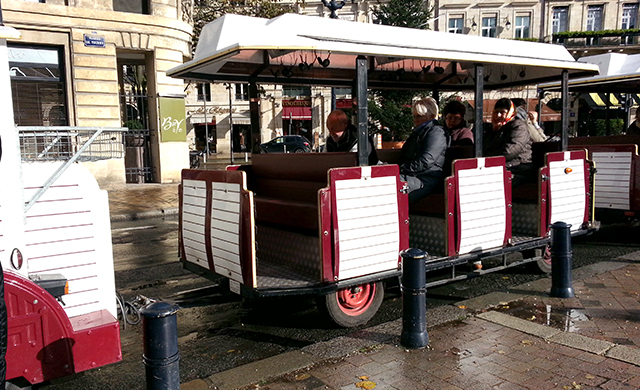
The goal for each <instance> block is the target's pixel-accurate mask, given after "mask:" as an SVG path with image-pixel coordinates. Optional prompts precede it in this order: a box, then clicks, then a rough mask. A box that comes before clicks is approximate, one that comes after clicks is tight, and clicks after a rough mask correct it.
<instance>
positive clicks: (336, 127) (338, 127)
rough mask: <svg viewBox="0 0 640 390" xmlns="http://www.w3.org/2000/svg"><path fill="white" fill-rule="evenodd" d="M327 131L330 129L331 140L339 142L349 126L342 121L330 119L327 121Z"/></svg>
mask: <svg viewBox="0 0 640 390" xmlns="http://www.w3.org/2000/svg"><path fill="white" fill-rule="evenodd" d="M327 129H329V135H330V136H331V138H333V140H334V141H336V142H337V141H338V140H339V139H340V137H342V135H343V134H344V132H345V130H346V129H347V124H346V123H344V122H342V121H339V120H335V119H333V118H329V120H327Z"/></svg>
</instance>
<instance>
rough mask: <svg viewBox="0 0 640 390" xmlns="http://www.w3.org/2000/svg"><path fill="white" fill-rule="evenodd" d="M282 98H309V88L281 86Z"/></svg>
mask: <svg viewBox="0 0 640 390" xmlns="http://www.w3.org/2000/svg"><path fill="white" fill-rule="evenodd" d="M282 96H283V97H288V98H295V97H303V96H311V87H305V86H297V85H292V86H283V87H282Z"/></svg>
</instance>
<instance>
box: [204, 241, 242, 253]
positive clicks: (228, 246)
mask: <svg viewBox="0 0 640 390" xmlns="http://www.w3.org/2000/svg"><path fill="white" fill-rule="evenodd" d="M211 247H212V248H213V249H214V251H213V253H217V252H218V251H217V249H219V250H223V251H225V252H229V253H234V254H236V255H239V254H240V248H239V247H238V244H233V243H230V242H227V241H222V240H218V239H214V238H212V239H211Z"/></svg>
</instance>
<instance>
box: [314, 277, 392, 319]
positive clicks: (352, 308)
mask: <svg viewBox="0 0 640 390" xmlns="http://www.w3.org/2000/svg"><path fill="white" fill-rule="evenodd" d="M383 298H384V286H383V284H382V282H375V283H366V284H361V285H359V286H352V287H347V288H343V289H340V290H338V291H336V292H335V293H331V294H329V295H325V296H323V297H321V298H320V299H319V301H318V308H319V309H320V311H322V312H324V313H325V314H328V315H329V317H330V318H331V320H333V322H335V323H336V324H338V325H340V326H343V327H345V328H351V327H354V326H359V325H363V324H366V323H367V322H368V321H369V320H370V319H371V318H373V316H374V315H375V314H376V312H377V311H378V309H379V308H380V305H381V304H382V299H383Z"/></svg>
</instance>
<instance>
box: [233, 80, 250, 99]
mask: <svg viewBox="0 0 640 390" xmlns="http://www.w3.org/2000/svg"><path fill="white" fill-rule="evenodd" d="M236 100H242V101H247V100H249V84H236Z"/></svg>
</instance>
